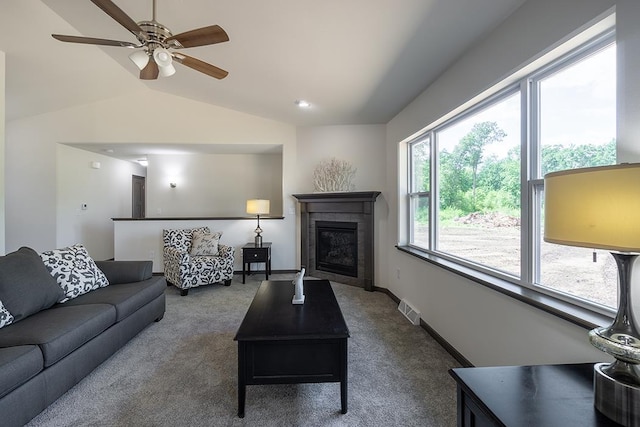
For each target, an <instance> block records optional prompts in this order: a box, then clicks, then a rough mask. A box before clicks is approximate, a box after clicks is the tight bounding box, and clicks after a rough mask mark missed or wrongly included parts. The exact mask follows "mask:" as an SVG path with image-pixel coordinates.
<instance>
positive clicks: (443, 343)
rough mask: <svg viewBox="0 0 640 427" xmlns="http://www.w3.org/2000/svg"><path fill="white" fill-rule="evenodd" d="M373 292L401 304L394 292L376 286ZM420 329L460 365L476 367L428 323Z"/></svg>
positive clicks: (421, 322)
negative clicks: (384, 295)
mask: <svg viewBox="0 0 640 427" xmlns="http://www.w3.org/2000/svg"><path fill="white" fill-rule="evenodd" d="M373 290H374V291H376V292H382V293H384V294H387V296H388V297H389V298H391V299H392V300H393V301H394V302H395V303H396V304H400V298H398V297H397V296H396V295H395V294H394V293H393V292H391V291H390V290H389V289H386V288H380V287H378V286H374V287H373ZM420 327H422V329H424V330H425V331H426V332H427V333H428V334H429V335H431V337H432V338H433V339H434V340H436V342H437V343H438V344H440V345H441V346H442V347H443V348H444V349H445V350H447V353H449V354H450V355H451V356H452V357H453V358H454V359H456V360H457V361H458V363H460V365H462V366H463V367H465V368H472V367H473V366H474V365H473V363H471V362H470V361H469V359H467V358H466V357H464V355H463V354H462V353H460V352H459V351H458V350H457V349H456V348H455V347H454V346H452V345H451V344H450V343H449V342H448V341H447V340H446V339H444V337H443V336H442V335H440V334H439V333H438V332H437V331H436V330H435V329H433V328H432V327H431V326H430V325H429V324H428V323H427V322H425V321H424V320H422V319H420Z"/></svg>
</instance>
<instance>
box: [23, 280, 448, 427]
mask: <svg viewBox="0 0 640 427" xmlns="http://www.w3.org/2000/svg"><path fill="white" fill-rule="evenodd" d="M292 277H293V275H275V276H272V277H271V279H275V280H278V279H282V280H284V279H287V280H291V278H292ZM263 278H264V276H263V275H257V276H249V278H248V280H247V283H246V284H242V282H241V280H239V279H238V277H237V276H236V278H234V280H233V283H232V285H231V286H230V287H224V286H218V285H214V286H206V287H201V288H195V289H191V291H190V292H189V295H188V296H186V297H181V296H180V295H179V291H178V290H177V289H176V288H173V287H171V288H167V292H166V294H167V311H166V314H165V316H164V319H163V320H162V321H160V322H159V323H154V324H153V325H151V326H150V327H149V328H147V329H145V330H144V331H142V332H141V333H140V334H139V335H138V336H137V337H136V338H134V339H133V340H132V341H131V342H130V343H129V344H127V345H126V346H125V347H124V348H122V349H121V350H120V351H119V352H118V353H116V354H115V355H114V356H113V357H111V358H110V359H109V360H107V361H106V362H105V363H103V364H102V365H101V366H99V367H98V368H97V369H96V370H95V371H94V372H93V373H91V374H90V375H89V376H88V377H87V378H85V379H84V380H83V381H82V382H81V383H80V384H78V385H77V386H76V387H74V388H73V389H72V390H70V391H69V392H68V393H66V394H65V395H64V396H62V397H61V398H60V399H58V401H56V402H55V403H54V404H53V405H51V406H50V407H49V408H47V409H46V410H45V411H44V412H42V413H41V414H40V415H38V416H37V417H36V418H34V419H33V420H32V421H31V422H30V423H29V424H28V426H29V427H42V426H56V427H58V426H454V425H455V408H456V402H455V383H454V381H453V379H452V378H451V377H450V376H449V374H448V373H447V370H448V369H449V368H451V367H455V366H458V364H457V362H456V361H455V360H454V359H453V358H452V357H451V356H450V355H449V354H448V353H447V352H446V351H445V350H444V349H443V348H442V347H440V346H439V345H438V344H437V343H436V342H435V341H434V340H433V339H432V338H431V337H430V336H429V335H428V334H427V333H426V332H425V331H424V330H422V328H420V327H417V326H413V325H411V324H410V323H409V321H408V320H406V319H405V318H404V317H403V316H402V314H401V313H400V312H399V311H398V310H397V306H396V304H395V303H394V302H393V301H392V300H391V299H390V298H389V297H388V296H387V295H385V294H383V293H379V292H366V291H364V290H362V289H360V288H356V287H352V286H347V285H342V284H338V283H333V289H334V292H335V294H336V297H337V299H338V302H339V304H340V306H341V308H342V312H343V314H344V317H345V320H346V322H347V325H348V326H349V329H350V332H351V338H350V339H349V344H348V345H349V362H348V363H349V401H348V406H349V411H348V413H347V414H345V415H342V414H341V413H340V385H339V384H338V383H335V384H333V383H331V384H299V385H264V386H247V402H246V408H245V418H244V419H240V418H238V417H237V415H236V413H237V344H236V342H235V341H233V337H234V335H235V332H236V330H237V329H238V327H239V325H240V322H241V321H242V319H243V317H244V314H245V312H246V310H247V308H248V307H249V304H250V303H251V300H252V299H253V296H254V294H255V292H256V290H257V288H258V285H259V284H260V281H261V280H262V279H263ZM292 286H293V285H292ZM292 289H293V288H292Z"/></svg>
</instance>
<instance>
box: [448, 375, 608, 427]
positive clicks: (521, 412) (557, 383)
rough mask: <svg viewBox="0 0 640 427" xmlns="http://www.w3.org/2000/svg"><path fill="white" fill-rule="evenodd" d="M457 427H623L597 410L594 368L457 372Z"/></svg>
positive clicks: (455, 376) (454, 376)
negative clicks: (594, 403) (594, 402)
mask: <svg viewBox="0 0 640 427" xmlns="http://www.w3.org/2000/svg"><path fill="white" fill-rule="evenodd" d="M449 373H450V374H451V376H452V377H453V378H454V379H455V380H456V382H457V383H458V387H457V388H458V427H485V426H508V427H525V426H526V427H595V426H618V425H619V424H617V423H615V422H613V421H611V420H609V419H608V418H607V417H605V416H604V415H602V414H601V413H600V412H598V410H597V409H596V408H595V407H594V406H593V364H592V363H584V364H575V365H537V366H499V367H482V368H455V369H451V370H450V371H449Z"/></svg>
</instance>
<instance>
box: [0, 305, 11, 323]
mask: <svg viewBox="0 0 640 427" xmlns="http://www.w3.org/2000/svg"><path fill="white" fill-rule="evenodd" d="M13 320H14V319H13V314H11V313H9V310H7V309H6V307H5V306H4V304H2V301H0V328H3V327H5V326H7V325H10V324H12V323H13Z"/></svg>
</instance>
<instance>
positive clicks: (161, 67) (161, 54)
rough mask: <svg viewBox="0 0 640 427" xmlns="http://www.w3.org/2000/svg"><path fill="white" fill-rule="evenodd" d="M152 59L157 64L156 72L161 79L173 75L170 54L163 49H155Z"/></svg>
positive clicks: (173, 70) (173, 69) (174, 70)
mask: <svg viewBox="0 0 640 427" xmlns="http://www.w3.org/2000/svg"><path fill="white" fill-rule="evenodd" d="M153 59H154V60H155V61H156V64H158V71H159V73H160V75H161V76H162V77H169V76H172V75H174V74H175V72H176V69H175V67H174V66H173V64H172V62H173V58H172V57H171V52H169V51H168V50H167V49H165V48H163V47H157V48H156V49H155V50H154V51H153Z"/></svg>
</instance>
